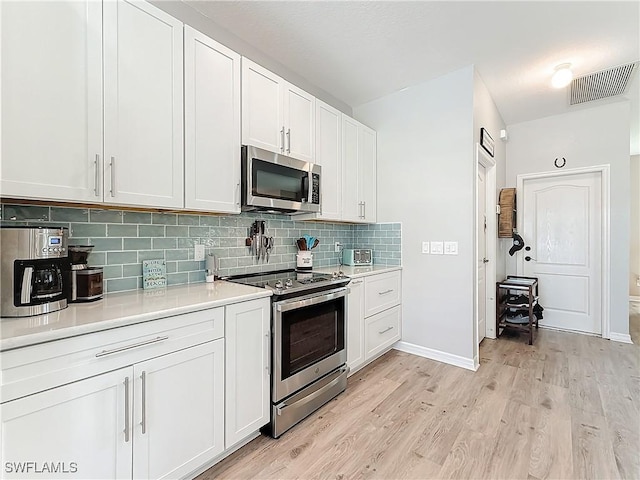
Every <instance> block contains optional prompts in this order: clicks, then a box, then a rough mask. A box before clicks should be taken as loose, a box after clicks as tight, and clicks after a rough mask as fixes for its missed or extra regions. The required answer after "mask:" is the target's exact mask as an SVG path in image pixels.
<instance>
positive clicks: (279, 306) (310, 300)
mask: <svg viewBox="0 0 640 480" xmlns="http://www.w3.org/2000/svg"><path fill="white" fill-rule="evenodd" d="M346 295H347V289H346V288H340V289H338V290H332V291H331V292H330V293H323V294H321V295H312V296H309V297H302V298H296V299H291V300H284V301H282V302H276V303H275V304H274V306H275V309H276V310H277V311H278V312H288V311H289V310H295V309H297V308H303V307H308V306H311V305H317V304H318V303H325V302H329V301H331V300H335V299H337V298H342V297H346Z"/></svg>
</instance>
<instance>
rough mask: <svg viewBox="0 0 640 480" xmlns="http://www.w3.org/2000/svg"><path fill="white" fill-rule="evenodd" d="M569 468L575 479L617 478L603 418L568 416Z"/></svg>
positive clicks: (579, 412)
mask: <svg viewBox="0 0 640 480" xmlns="http://www.w3.org/2000/svg"><path fill="white" fill-rule="evenodd" d="M571 438H572V445H573V468H574V474H575V476H576V477H577V478H589V479H612V480H613V479H617V478H621V477H620V473H619V468H618V465H617V464H616V458H615V455H614V452H613V445H612V443H611V437H610V433H609V429H608V427H607V424H606V421H605V418H604V417H603V416H601V415H597V414H594V413H591V412H586V411H582V410H573V412H572V416H571Z"/></svg>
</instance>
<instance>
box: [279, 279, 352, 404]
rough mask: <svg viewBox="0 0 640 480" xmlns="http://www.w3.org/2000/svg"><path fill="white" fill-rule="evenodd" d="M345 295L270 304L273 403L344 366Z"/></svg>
mask: <svg viewBox="0 0 640 480" xmlns="http://www.w3.org/2000/svg"><path fill="white" fill-rule="evenodd" d="M346 295H347V289H346V288H339V289H334V290H329V291H325V292H320V293H315V294H312V295H307V296H304V297H297V298H292V299H287V300H282V301H277V302H274V304H273V329H274V332H273V333H274V335H273V365H274V372H273V373H274V374H273V377H272V378H273V380H272V381H273V388H272V395H271V396H272V400H273V401H274V402H278V401H280V400H282V399H284V398H286V397H287V396H289V395H291V394H293V393H295V392H297V391H298V390H300V389H302V388H304V387H306V386H307V385H309V384H311V383H313V382H314V381H316V380H317V379H319V378H321V377H323V376H324V375H326V374H328V373H330V372H332V371H333V370H335V369H336V368H338V367H340V366H341V365H344V363H345V362H346V360H347V351H346V349H345V328H346V312H347V309H346Z"/></svg>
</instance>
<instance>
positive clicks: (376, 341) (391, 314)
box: [364, 305, 402, 360]
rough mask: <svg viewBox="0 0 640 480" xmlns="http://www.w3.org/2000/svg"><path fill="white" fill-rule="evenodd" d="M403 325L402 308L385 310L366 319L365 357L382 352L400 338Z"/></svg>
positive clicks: (367, 358)
mask: <svg viewBox="0 0 640 480" xmlns="http://www.w3.org/2000/svg"><path fill="white" fill-rule="evenodd" d="M401 326H402V308H401V307H400V306H399V305H398V306H396V307H393V308H390V309H389V310H385V311H384V312H382V313H378V314H377V315H374V316H372V317H370V318H367V319H366V320H365V332H364V339H365V340H364V341H365V359H366V360H370V359H371V358H373V357H375V356H377V355H378V354H380V353H382V352H383V351H385V350H386V349H388V348H389V347H391V345H393V344H394V343H396V342H397V341H398V340H400V337H401V331H400V329H401Z"/></svg>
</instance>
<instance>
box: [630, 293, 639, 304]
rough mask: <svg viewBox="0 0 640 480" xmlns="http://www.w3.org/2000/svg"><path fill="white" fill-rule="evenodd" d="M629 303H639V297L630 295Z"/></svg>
mask: <svg viewBox="0 0 640 480" xmlns="http://www.w3.org/2000/svg"><path fill="white" fill-rule="evenodd" d="M629 301H630V302H633V303H640V297H634V296H633V295H630V296H629Z"/></svg>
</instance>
